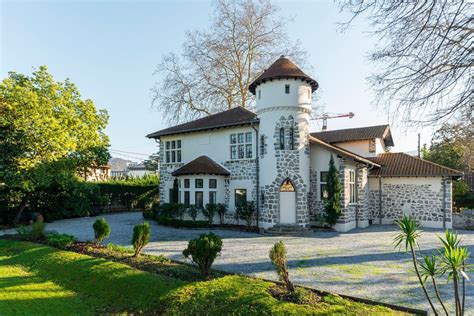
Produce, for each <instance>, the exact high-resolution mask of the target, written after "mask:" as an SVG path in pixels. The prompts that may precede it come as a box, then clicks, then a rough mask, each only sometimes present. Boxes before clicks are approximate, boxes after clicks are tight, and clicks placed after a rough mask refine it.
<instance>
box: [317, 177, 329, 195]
mask: <svg viewBox="0 0 474 316" xmlns="http://www.w3.org/2000/svg"><path fill="white" fill-rule="evenodd" d="M327 179H328V172H327V171H321V173H320V179H319V187H320V192H321V193H320V194H321V196H320V198H321V200H323V199H325V198H327V197H328V191H327V190H326V183H327Z"/></svg>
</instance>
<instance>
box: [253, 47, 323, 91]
mask: <svg viewBox="0 0 474 316" xmlns="http://www.w3.org/2000/svg"><path fill="white" fill-rule="evenodd" d="M278 78H295V79H301V80H303V81H306V82H307V83H308V84H309V85H311V88H312V91H313V92H314V91H315V90H316V89H317V88H318V83H317V82H316V80H314V79H312V78H311V77H310V76H308V75H307V74H305V73H304V72H303V71H302V70H301V69H300V68H299V67H298V66H296V65H295V64H294V63H293V62H292V61H291V60H290V59H288V58H287V57H285V56H283V55H282V56H280V58H278V59H277V60H276V61H275V62H274V63H273V64H272V65H271V66H270V67H269V68H268V69H266V70H265V71H264V72H262V74H261V75H260V76H258V77H257V79H255V80H254V81H253V82H252V83H251V84H250V86H249V91H250V92H251V93H252V94H254V95H255V88H256V87H257V86H258V85H259V84H261V83H264V82H265V81H268V80H273V79H278Z"/></svg>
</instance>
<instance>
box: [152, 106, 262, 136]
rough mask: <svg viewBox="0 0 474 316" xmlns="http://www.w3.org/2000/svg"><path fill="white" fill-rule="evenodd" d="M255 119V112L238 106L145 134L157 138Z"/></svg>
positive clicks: (252, 121) (251, 121)
mask: <svg viewBox="0 0 474 316" xmlns="http://www.w3.org/2000/svg"><path fill="white" fill-rule="evenodd" d="M257 121H258V120H257V115H256V114H255V113H253V112H251V111H249V110H247V109H244V108H243V107H241V106H238V107H235V108H232V109H230V110H227V111H224V112H220V113H216V114H213V115H209V116H206V117H203V118H200V119H197V120H194V121H191V122H187V123H183V124H180V125H176V126H172V127H169V128H165V129H162V130H159V131H157V132H154V133H151V134H148V135H146V137H148V138H159V137H160V136H166V135H174V134H181V133H190V132H197V131H204V130H209V129H215V128H222V127H229V126H236V125H248V124H251V123H254V122H257Z"/></svg>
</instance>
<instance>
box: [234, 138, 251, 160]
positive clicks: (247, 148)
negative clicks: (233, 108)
mask: <svg viewBox="0 0 474 316" xmlns="http://www.w3.org/2000/svg"><path fill="white" fill-rule="evenodd" d="M253 138H254V136H253V133H252V132H238V133H232V134H230V135H229V156H230V160H245V159H253V157H254V150H253ZM241 153H242V155H241ZM249 153H250V155H249ZM234 154H235V155H234Z"/></svg>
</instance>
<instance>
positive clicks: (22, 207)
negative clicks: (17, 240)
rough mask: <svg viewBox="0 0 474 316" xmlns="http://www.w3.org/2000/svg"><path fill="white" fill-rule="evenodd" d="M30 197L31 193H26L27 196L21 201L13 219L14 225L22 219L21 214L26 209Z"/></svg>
mask: <svg viewBox="0 0 474 316" xmlns="http://www.w3.org/2000/svg"><path fill="white" fill-rule="evenodd" d="M30 198H31V193H30V192H28V193H26V194H25V196H24V197H23V199H22V200H21V203H20V205H19V206H18V209H17V210H16V214H15V218H14V219H13V225H17V224H18V222H19V221H20V218H21V214H23V211H24V210H25V207H26V205H27V204H28V202H29V201H30Z"/></svg>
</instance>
